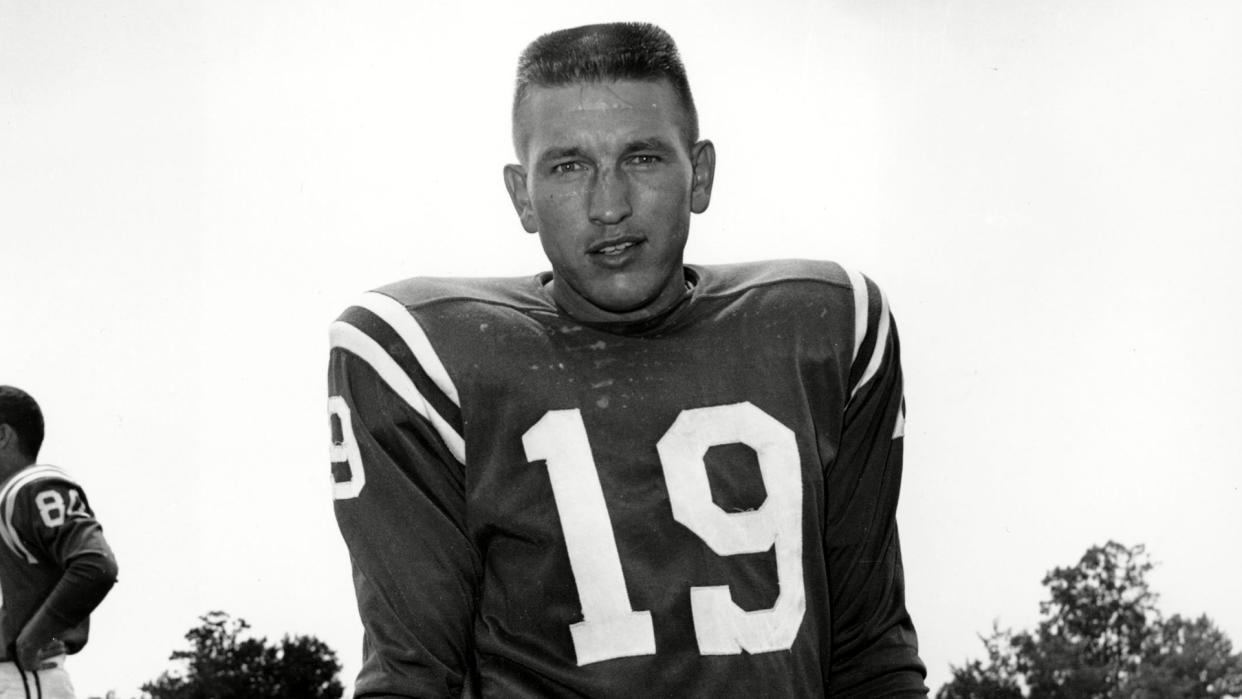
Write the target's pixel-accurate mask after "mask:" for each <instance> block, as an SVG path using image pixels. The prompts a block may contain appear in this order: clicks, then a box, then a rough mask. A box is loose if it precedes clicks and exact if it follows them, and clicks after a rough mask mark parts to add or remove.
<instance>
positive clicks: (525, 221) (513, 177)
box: [505, 165, 539, 233]
mask: <svg viewBox="0 0 1242 699" xmlns="http://www.w3.org/2000/svg"><path fill="white" fill-rule="evenodd" d="M505 189H507V190H509V200H510V201H512V202H513V210H514V211H517V215H518V218H519V219H521V221H522V228H525V229H526V232H527V233H538V232H539V219H538V218H536V216H535V207H533V206H531V203H530V192H529V191H527V189H526V169H525V168H523V167H522V166H521V165H506V166H505Z"/></svg>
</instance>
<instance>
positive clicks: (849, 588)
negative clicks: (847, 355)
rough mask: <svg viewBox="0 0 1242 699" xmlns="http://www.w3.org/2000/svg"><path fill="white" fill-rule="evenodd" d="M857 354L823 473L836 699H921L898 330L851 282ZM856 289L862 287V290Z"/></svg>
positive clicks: (867, 285)
mask: <svg viewBox="0 0 1242 699" xmlns="http://www.w3.org/2000/svg"><path fill="white" fill-rule="evenodd" d="M854 279H855V297H856V299H857V303H856V308H857V310H858V312H857V313H856V315H857V318H856V322H857V323H858V325H859V327H858V330H857V332H856V338H857V339H856V342H855V345H856V352H855V357H854V362H853V366H852V368H851V371H850V376H849V380H848V382H847V384H846V385H848V386H850V390H851V396H850V397H849V398H848V400H847V404H846V408H845V416H844V423H843V428H842V436H841V448H840V450H839V452H838V455H837V458H836V460H835V461H834V462H833V463H832V464H830V465H829V466H828V470H827V472H826V474H825V479H826V490H827V507H828V520H827V527H826V530H825V535H824V547H825V554H826V559H827V562H828V576H829V595H830V599H831V604H832V634H833V638H832V661H831V666H830V668H829V671H828V676H827V687H826V690H827V694H828V696H833V697H893V696H898V697H923V696H926V694H927V688H926V687H925V686H924V685H923V679H924V677H925V676H926V670H925V668H924V667H923V663H922V662H921V661H920V660H919V657H918V640H917V637H916V636H915V632H914V626H913V624H912V622H911V620H910V615H909V613H908V612H907V611H906V606H905V590H904V587H905V583H904V580H903V572H902V565H901V548H900V545H899V543H898V538H897V521H896V511H897V496H898V492H899V490H900V488H901V467H902V444H903V434H904V424H905V404H904V399H903V395H902V377H901V363H900V357H899V346H898V340H897V330H896V325H895V324H894V323H893V321H892V318H891V317H890V315H889V312H888V305H887V302H886V301H885V299H884V298H883V295H882V294H881V293H880V291H879V288H878V287H876V286H875V284H874V283H872V282H870V281H869V280H866V279H865V278H863V277H862V276H861V275H855V276H854ZM860 282H861V283H860Z"/></svg>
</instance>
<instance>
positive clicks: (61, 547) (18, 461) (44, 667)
mask: <svg viewBox="0 0 1242 699" xmlns="http://www.w3.org/2000/svg"><path fill="white" fill-rule="evenodd" d="M42 444H43V414H42V412H41V411H40V410H39V405H38V404H37V403H36V402H35V401H34V399H33V398H31V397H30V396H29V395H28V394H27V393H26V392H24V391H22V390H20V389H17V388H13V387H12V386H0V539H2V540H3V545H2V546H0V592H2V593H3V607H2V608H0V640H2V641H3V643H2V644H0V648H3V651H2V653H3V656H2V660H0V699H38V698H43V699H73V696H74V694H73V685H72V684H70V682H69V676H68V675H67V674H66V673H65V668H64V659H65V654H66V653H76V652H78V651H79V650H82V647H83V646H84V645H86V639H87V633H88V630H89V615H90V613H91V611H92V610H93V609H95V607H96V606H98V604H99V603H100V601H102V600H103V598H104V596H105V595H106V594H108V590H110V589H111V588H112V585H113V584H114V583H115V582H116V573H117V568H116V559H115V558H114V557H113V555H112V550H111V549H110V548H109V547H108V542H107V541H105V540H104V537H103V530H102V528H101V527H100V525H99V522H98V521H97V520H96V519H95V515H94V514H93V513H92V512H91V507H90V504H89V503H88V502H87V500H86V494H85V493H84V492H82V488H81V486H79V485H78V484H77V483H76V482H74V480H73V479H72V478H71V477H70V476H69V474H67V473H65V472H64V471H63V470H61V469H59V468H57V467H56V466H48V465H46V464H36V463H35V459H36V457H37V456H38V454H39V447H40V446H42Z"/></svg>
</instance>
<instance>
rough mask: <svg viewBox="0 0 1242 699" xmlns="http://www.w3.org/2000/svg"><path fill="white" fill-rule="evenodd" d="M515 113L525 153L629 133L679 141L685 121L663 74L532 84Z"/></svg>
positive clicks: (598, 143)
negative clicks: (659, 76) (554, 84)
mask: <svg viewBox="0 0 1242 699" xmlns="http://www.w3.org/2000/svg"><path fill="white" fill-rule="evenodd" d="M516 118H517V120H518V123H517V124H516V126H517V127H518V129H519V131H520V133H522V134H523V135H524V141H525V148H524V151H525V154H526V155H527V156H528V157H529V156H534V157H537V155H538V153H539V152H541V151H543V150H546V149H548V148H565V147H577V148H589V147H595V148H599V147H606V146H609V145H614V146H615V145H623V143H624V142H625V141H628V140H632V139H644V138H664V139H668V140H669V141H670V142H679V141H680V138H681V133H682V127H683V125H684V124H683V121H684V118H683V115H682V110H681V103H680V102H679V101H678V99H677V93H676V92H675V91H674V90H673V87H672V86H671V85H670V84H669V82H668V81H667V80H659V81H648V80H616V81H611V82H599V83H594V82H592V83H574V84H571V85H562V86H558V87H539V86H532V87H531V88H530V90H529V91H528V92H527V94H526V98H525V99H524V100H523V101H522V105H521V106H520V108H519V109H518V112H517V115H516Z"/></svg>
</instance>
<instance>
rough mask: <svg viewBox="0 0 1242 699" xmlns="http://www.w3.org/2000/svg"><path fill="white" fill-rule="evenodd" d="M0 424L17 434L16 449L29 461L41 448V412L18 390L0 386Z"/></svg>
mask: <svg viewBox="0 0 1242 699" xmlns="http://www.w3.org/2000/svg"><path fill="white" fill-rule="evenodd" d="M0 424H4V425H8V426H9V427H12V428H13V431H14V432H16V433H17V442H18V447H19V448H20V449H21V452H22V454H24V455H25V456H26V458H28V459H30V460H31V461H33V460H35V459H36V458H38V456H39V447H42V446H43V411H42V410H39V404H38V403H36V402H35V399H34V398H31V397H30V394H29V393H26V392H25V391H23V390H22V389H20V388H14V387H13V386H0Z"/></svg>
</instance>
